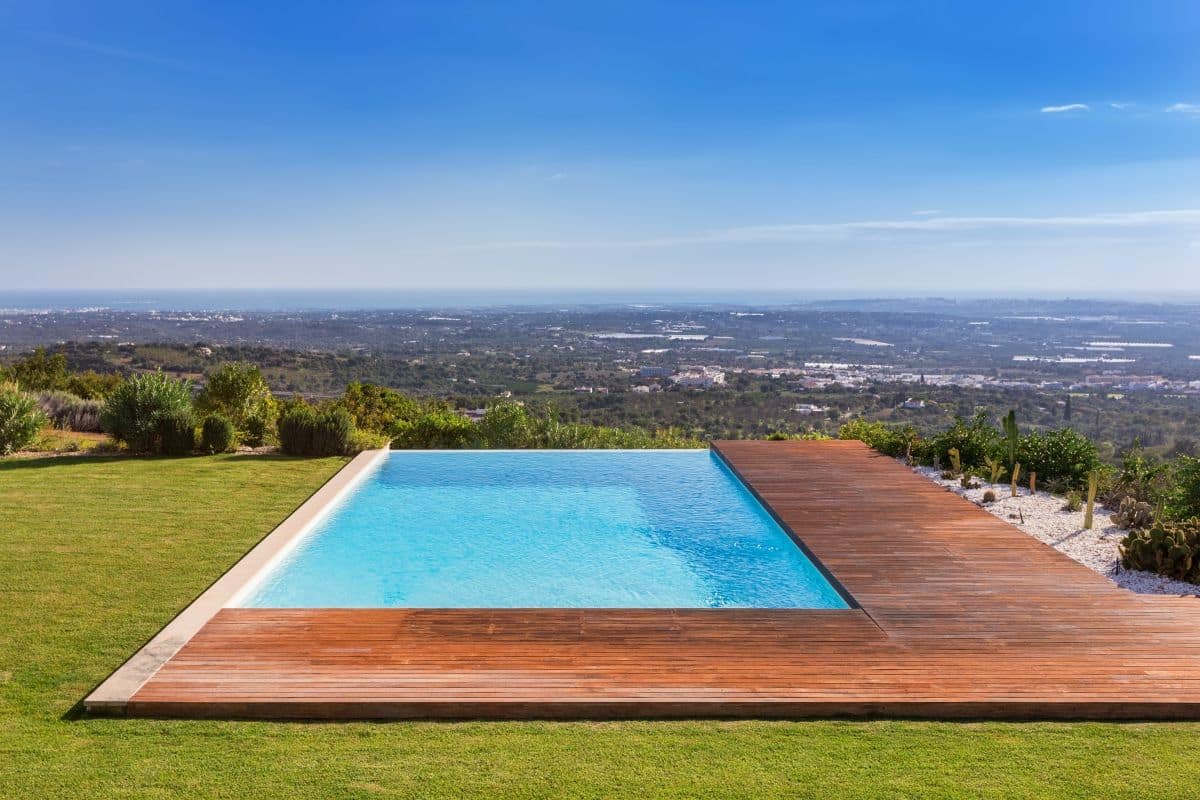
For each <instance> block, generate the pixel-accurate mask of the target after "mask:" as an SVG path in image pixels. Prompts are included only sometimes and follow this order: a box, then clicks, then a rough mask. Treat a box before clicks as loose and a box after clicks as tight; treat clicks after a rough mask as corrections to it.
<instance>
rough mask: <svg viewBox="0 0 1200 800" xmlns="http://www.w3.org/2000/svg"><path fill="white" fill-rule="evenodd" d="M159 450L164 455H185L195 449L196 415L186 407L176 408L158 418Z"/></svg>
mask: <svg viewBox="0 0 1200 800" xmlns="http://www.w3.org/2000/svg"><path fill="white" fill-rule="evenodd" d="M158 442H159V450H160V452H162V454H163V455H166V456H187V455H191V454H192V452H193V451H194V450H195V449H196V416H195V414H193V413H192V410H191V409H190V408H188V409H176V410H173V411H168V412H166V413H165V414H162V415H161V416H160V417H159V418H158Z"/></svg>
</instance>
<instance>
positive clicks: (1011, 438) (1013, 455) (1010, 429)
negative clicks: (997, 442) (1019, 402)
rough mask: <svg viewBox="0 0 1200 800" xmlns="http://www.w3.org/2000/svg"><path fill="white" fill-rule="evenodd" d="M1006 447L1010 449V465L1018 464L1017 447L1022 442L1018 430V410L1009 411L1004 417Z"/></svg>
mask: <svg viewBox="0 0 1200 800" xmlns="http://www.w3.org/2000/svg"><path fill="white" fill-rule="evenodd" d="M1003 425H1004V445H1005V447H1006V448H1007V449H1008V464H1009V466H1013V465H1015V464H1016V463H1017V445H1018V444H1019V443H1020V441H1021V432H1020V431H1019V430H1018V429H1017V411H1016V409H1011V410H1009V412H1008V414H1007V415H1006V416H1005V417H1004V423H1003Z"/></svg>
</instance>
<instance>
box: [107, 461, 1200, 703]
mask: <svg viewBox="0 0 1200 800" xmlns="http://www.w3.org/2000/svg"><path fill="white" fill-rule="evenodd" d="M715 448H716V449H717V450H718V452H719V453H720V454H721V455H722V456H723V457H724V458H725V459H726V460H727V463H729V464H730V465H731V466H732V468H733V469H734V470H735V471H736V472H738V473H739V474H740V475H741V476H742V478H743V479H744V480H745V481H746V483H747V484H748V485H749V486H750V487H751V488H752V490H753V491H754V492H755V493H756V494H757V495H758V496H759V497H760V499H761V500H762V501H763V502H764V503H765V504H766V505H767V506H768V507H769V508H770V509H771V510H772V512H773V513H774V514H775V515H776V517H777V518H778V519H779V520H780V521H781V522H782V523H783V524H784V526H785V527H787V528H788V529H789V530H790V531H791V532H792V533H793V536H798V537H799V539H800V540H801V541H802V542H803V545H804V546H805V547H807V548H808V550H809V551H810V552H811V553H812V554H813V555H814V556H815V558H816V559H818V560H819V561H820V563H821V564H822V565H823V566H824V567H825V568H826V569H827V570H828V571H829V573H830V574H831V575H832V576H833V577H834V578H835V579H836V581H837V582H839V583H840V584H841V586H842V587H843V588H844V589H845V590H846V591H847V592H848V593H849V594H850V595H851V596H852V597H853V599H854V600H855V601H856V604H857V606H858V607H857V608H852V609H848V610H703V609H690V610H641V609H626V610H594V609H584V610H555V609H541V610H487V609H484V610H405V609H375V610H328V609H316V610H267V609H224V610H222V611H220V612H219V613H218V614H217V615H216V616H215V617H214V618H213V619H212V620H211V621H209V622H208V623H207V624H206V625H205V626H204V627H203V628H202V629H201V630H200V631H199V633H198V634H196V635H195V636H194V637H193V638H192V639H191V641H190V642H188V644H187V645H185V646H184V647H183V649H182V650H180V651H179V652H178V653H177V654H176V655H175V656H174V657H173V658H172V659H171V660H170V661H168V662H167V663H166V665H165V666H163V667H162V668H161V669H160V670H159V671H158V672H157V673H156V674H155V675H153V677H151V678H150V680H149V681H148V682H146V683H145V684H144V685H143V686H142V688H141V689H140V690H139V691H137V692H136V694H135V695H134V696H133V698H132V699H131V700H130V701H129V703H128V705H127V707H126V709H125V711H126V713H128V714H134V715H155V716H188V717H269V718H479V717H482V718H524V717H537V718H613V717H695V716H702V717H727V716H736V717H742V716H753V717H796V716H814V715H815V716H825V715H900V716H924V717H1007V718H1193V719H1194V718H1200V601H1197V600H1194V599H1190V598H1170V597H1148V596H1138V595H1134V594H1131V593H1129V592H1127V591H1125V590H1122V589H1119V588H1117V587H1116V586H1114V585H1113V584H1111V583H1110V582H1109V581H1107V580H1106V579H1104V578H1103V577H1101V576H1099V575H1096V574H1095V573H1093V572H1091V571H1090V570H1088V569H1087V568H1085V567H1083V566H1081V565H1079V564H1077V563H1075V562H1074V561H1072V560H1070V559H1068V558H1067V557H1066V556H1063V555H1061V554H1059V553H1058V552H1056V551H1055V550H1053V549H1052V548H1050V547H1047V546H1045V545H1043V544H1041V543H1039V542H1038V541H1036V540H1034V539H1032V538H1031V537H1029V536H1026V535H1025V534H1023V533H1021V532H1020V531H1018V530H1017V529H1015V528H1013V527H1012V526H1010V525H1008V524H1007V523H1005V522H1002V521H1000V520H997V519H995V518H994V517H992V516H991V515H990V514H988V513H986V512H985V511H983V510H981V509H979V508H976V507H975V506H974V505H972V504H971V503H969V502H967V501H966V500H963V499H960V498H959V497H957V496H956V495H954V494H952V493H949V492H946V491H944V490H942V489H940V488H938V487H937V486H935V485H934V484H932V483H930V482H928V481H926V480H924V479H923V478H921V477H919V476H916V475H913V474H912V473H911V472H910V471H909V470H907V469H906V468H904V467H903V466H901V465H899V464H897V463H896V462H894V461H892V460H891V459H888V458H884V457H882V456H879V455H877V454H874V453H872V452H871V451H869V450H868V449H867V448H866V447H864V446H862V445H860V444H858V443H856V442H720V443H718V444H717V445H715Z"/></svg>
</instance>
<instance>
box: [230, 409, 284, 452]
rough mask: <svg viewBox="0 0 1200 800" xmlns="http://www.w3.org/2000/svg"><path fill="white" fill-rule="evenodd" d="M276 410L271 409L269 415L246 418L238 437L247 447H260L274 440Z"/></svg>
mask: <svg viewBox="0 0 1200 800" xmlns="http://www.w3.org/2000/svg"><path fill="white" fill-rule="evenodd" d="M275 420H276V412H275V411H274V409H272V410H271V412H270V416H269V417H268V416H256V417H250V418H249V419H247V420H246V427H245V429H244V430H242V431H241V433H240V434H239V438H240V440H241V441H242V443H244V444H245V445H246V446H247V447H262V446H263V445H265V444H268V443H270V442H272V441H274V440H275V438H276V435H277V434H276V430H275Z"/></svg>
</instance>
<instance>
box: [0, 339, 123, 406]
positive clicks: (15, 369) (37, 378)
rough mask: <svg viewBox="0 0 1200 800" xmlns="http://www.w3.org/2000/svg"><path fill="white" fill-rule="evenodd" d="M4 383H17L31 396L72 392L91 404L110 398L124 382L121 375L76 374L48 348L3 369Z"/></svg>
mask: <svg viewBox="0 0 1200 800" xmlns="http://www.w3.org/2000/svg"><path fill="white" fill-rule="evenodd" d="M0 379H7V380H10V381H15V382H16V383H19V384H20V385H21V386H22V387H24V388H25V389H26V390H27V391H31V392H70V393H71V394H73V395H75V396H77V397H82V398H84V399H87V400H98V399H100V398H103V397H105V396H107V395H108V394H109V393H111V392H112V390H113V389H115V388H116V387H117V386H119V385H120V384H121V380H122V378H121V376H120V375H117V374H113V373H98V372H96V371H94V370H87V371H83V372H75V373H72V372H70V371H69V370H68V369H67V357H66V355H65V354H63V353H55V354H53V355H47V353H46V348H44V347H39V348H37V349H36V350H34V351H33V352H32V353H30V354H29V355H28V356H26V357H25V358H22V359H20V360H18V361H16V362H14V363H13V364H12V365H10V366H9V367H8V368H7V369H0Z"/></svg>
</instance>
